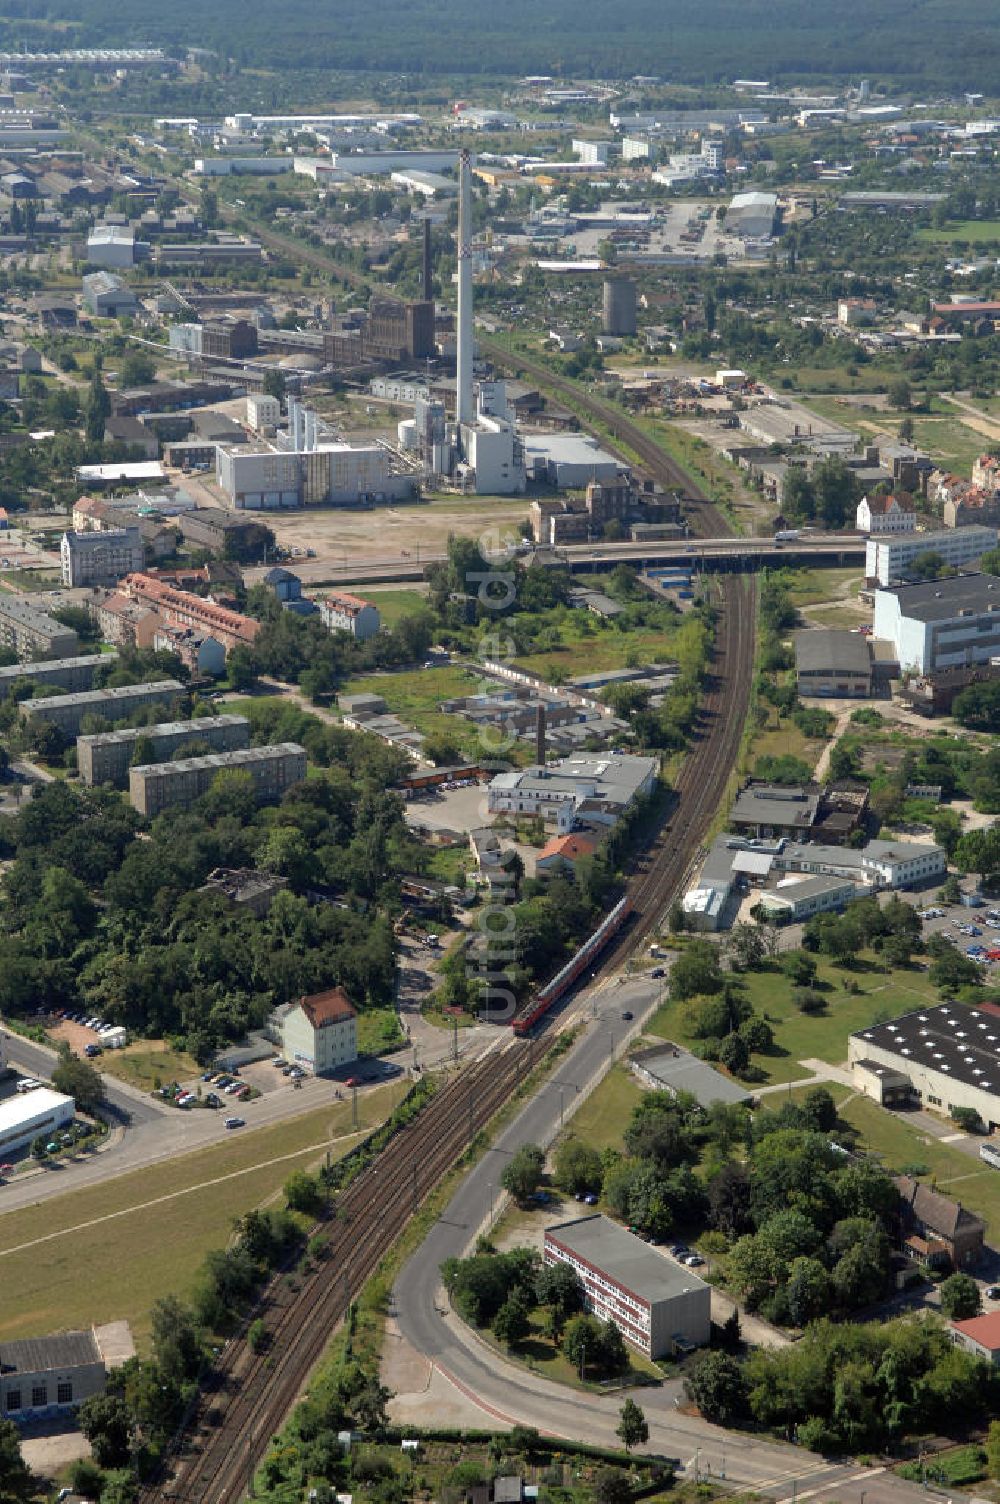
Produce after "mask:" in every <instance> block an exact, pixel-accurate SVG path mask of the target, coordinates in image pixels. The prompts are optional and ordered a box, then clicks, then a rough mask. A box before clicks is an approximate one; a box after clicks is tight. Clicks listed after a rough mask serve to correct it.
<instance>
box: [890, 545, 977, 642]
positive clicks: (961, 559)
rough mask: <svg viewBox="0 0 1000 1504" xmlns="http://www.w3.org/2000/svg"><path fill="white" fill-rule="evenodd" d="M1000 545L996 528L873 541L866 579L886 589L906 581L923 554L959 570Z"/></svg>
mask: <svg viewBox="0 0 1000 1504" xmlns="http://www.w3.org/2000/svg"><path fill="white" fill-rule="evenodd" d="M996 545H997V530H996V528H995V527H962V528H943V529H942V530H941V531H940V532H936V533H901V534H897V535H895V536H891V537H887V538H877V537H876V538H869V539H868V542H867V544H866V545H865V576H866V578H867V579H869V580H874V581H875V582H876V583H877V584H879V585H882V586H886V585H895V584H897V583H898V582H899V581H900V580H905V578H906V576H907V573H908V572H909V570H910V567H911V565H912V564H913V562H914V560H915V559H919V558H920V556H921V555H922V554H938V555H940V557H941V559H942V561H943V562H944V563H945V564H950V565H953V566H955V567H956V568H957V567H960V566H961V565H963V564H969V563H971V562H972V560H973V559H978V558H979V556H980V554H984V553H986V551H987V549H991V548H996ZM875 635H876V636H878V633H877V632H876V634H875Z"/></svg>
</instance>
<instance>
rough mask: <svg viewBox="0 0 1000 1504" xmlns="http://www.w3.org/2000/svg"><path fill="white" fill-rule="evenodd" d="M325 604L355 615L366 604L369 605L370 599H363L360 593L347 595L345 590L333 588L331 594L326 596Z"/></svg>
mask: <svg viewBox="0 0 1000 1504" xmlns="http://www.w3.org/2000/svg"><path fill="white" fill-rule="evenodd" d="M326 604H327V605H328V606H333V607H334V608H335V609H337V610H340V611H348V612H350V614H351V615H352V616H356V615H357V613H358V612H359V611H363V610H364V608H365V607H366V606H370V605H371V601H363V600H362V599H361V597H360V595H349V594H348V593H347V592H346V591H341V590H335V591H334V592H333V594H332V595H328V596H327V598H326Z"/></svg>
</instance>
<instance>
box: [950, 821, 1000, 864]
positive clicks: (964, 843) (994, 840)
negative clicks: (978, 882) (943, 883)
mask: <svg viewBox="0 0 1000 1504" xmlns="http://www.w3.org/2000/svg"><path fill="white" fill-rule="evenodd" d="M955 864H956V866H958V867H959V868H960V869H961V870H962V871H963V872H978V874H979V876H980V877H988V876H989V875H990V873H991V872H997V871H1000V825H990V826H988V827H987V828H986V829H981V830H970V831H968V832H967V833H966V834H965V835H964V836H963V837H962V838H961V840H960V841H959V843H958V845H957V846H956V847H955Z"/></svg>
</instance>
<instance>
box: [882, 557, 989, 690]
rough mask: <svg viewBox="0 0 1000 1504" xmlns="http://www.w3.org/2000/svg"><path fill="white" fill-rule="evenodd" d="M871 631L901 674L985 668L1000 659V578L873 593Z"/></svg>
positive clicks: (970, 578)
mask: <svg viewBox="0 0 1000 1504" xmlns="http://www.w3.org/2000/svg"><path fill="white" fill-rule="evenodd" d="M966 531H967V532H968V531H971V529H966ZM959 536H961V534H959ZM873 630H874V635H875V637H876V639H879V640H885V641H888V642H890V643H892V645H893V648H894V651H895V656H896V659H897V661H898V663H899V667H900V669H901V671H902V672H903V673H916V674H936V673H940V672H942V671H944V670H947V669H955V668H972V667H974V666H975V665H976V664H988V663H989V662H990V660H991V659H992V658H995V657H996V656H997V655H998V654H1000V577H997V576H995V575H991V574H971V575H960V576H959V577H958V578H956V579H950V580H929V581H927V582H926V583H924V584H920V585H900V586H897V587H896V589H894V590H876V592H875V618H874V629H873Z"/></svg>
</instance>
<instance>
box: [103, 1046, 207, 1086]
mask: <svg viewBox="0 0 1000 1504" xmlns="http://www.w3.org/2000/svg"><path fill="white" fill-rule="evenodd" d="M200 1069H201V1067H200V1066H199V1065H198V1062H197V1061H196V1060H195V1058H194V1056H193V1055H189V1054H188V1053H187V1051H186V1050H174V1049H171V1047H170V1045H167V1044H163V1043H157V1042H156V1041H155V1040H148V1039H147V1040H143V1042H142V1043H141V1044H134V1045H133V1044H130V1045H126V1046H125V1048H124V1049H123V1050H105V1052H104V1054H103V1055H102V1056H101V1070H102V1072H103V1073H104V1074H105V1075H107V1076H117V1077H118V1079H119V1080H120V1081H128V1082H129V1083H130V1084H131V1085H132V1086H137V1087H138V1088H139V1090H140V1091H153V1090H154V1088H155V1087H157V1086H160V1085H162V1084H163V1083H164V1082H169V1081H190V1080H191V1078H192V1077H193V1076H197V1075H198V1073H199V1070H200Z"/></svg>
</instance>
